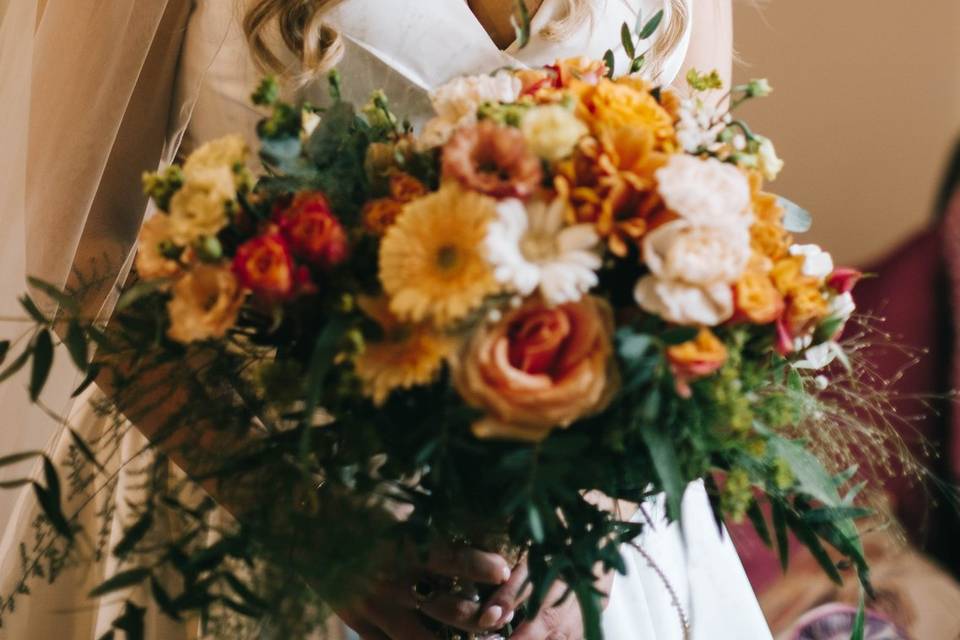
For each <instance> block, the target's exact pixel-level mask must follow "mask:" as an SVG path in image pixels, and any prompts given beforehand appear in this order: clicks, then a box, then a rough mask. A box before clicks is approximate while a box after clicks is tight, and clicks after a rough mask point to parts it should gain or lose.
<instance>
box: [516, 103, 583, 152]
mask: <svg viewBox="0 0 960 640" xmlns="http://www.w3.org/2000/svg"><path fill="white" fill-rule="evenodd" d="M520 130H521V131H522V132H523V137H524V138H526V140H527V144H529V145H530V149H532V150H533V152H534V153H535V154H537V155H538V156H539V157H541V158H543V159H545V160H549V161H551V162H556V161H558V160H563V159H564V158H567V157H569V156H570V155H571V154H572V153H573V149H574V147H575V146H576V144H577V142H578V141H579V140H580V138H582V137H583V136H585V135H587V134H588V133H589V130H588V129H587V125H585V124H584V123H583V122H581V121H580V120H579V119H578V118H577V117H576V116H575V115H573V113H572V112H571V111H570V110H569V109H565V108H564V107H562V106H560V105H548V106H544V107H536V108H534V109H531V110H530V111H529V112H527V114H526V115H525V116H524V117H523V122H522V123H521V125H520Z"/></svg>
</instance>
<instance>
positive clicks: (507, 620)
mask: <svg viewBox="0 0 960 640" xmlns="http://www.w3.org/2000/svg"><path fill="white" fill-rule="evenodd" d="M515 615H517V612H516V611H511V612H510V613H508V614H507V617H505V618H504V619H503V620H501V621H500V624H498V625H497V627H502V626H503V625H506V624H510V623H511V622H513V617H514V616H515Z"/></svg>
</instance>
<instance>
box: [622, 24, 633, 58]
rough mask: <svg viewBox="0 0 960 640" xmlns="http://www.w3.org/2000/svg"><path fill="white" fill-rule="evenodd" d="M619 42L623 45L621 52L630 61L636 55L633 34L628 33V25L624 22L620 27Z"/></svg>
mask: <svg viewBox="0 0 960 640" xmlns="http://www.w3.org/2000/svg"><path fill="white" fill-rule="evenodd" d="M620 42H622V43H623V50H624V51H626V53H627V56H628V57H630V58H631V59H633V58H635V57H636V55H637V49H636V47H634V46H633V34H632V33H630V25H628V24H627V23H626V22H624V23H623V25H622V26H621V27H620Z"/></svg>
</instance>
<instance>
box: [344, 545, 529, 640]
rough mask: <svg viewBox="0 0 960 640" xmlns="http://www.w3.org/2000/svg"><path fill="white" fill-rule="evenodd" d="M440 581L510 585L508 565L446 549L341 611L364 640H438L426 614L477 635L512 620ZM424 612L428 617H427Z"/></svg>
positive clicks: (384, 579) (379, 583) (482, 554)
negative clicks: (439, 584) (435, 585)
mask: <svg viewBox="0 0 960 640" xmlns="http://www.w3.org/2000/svg"><path fill="white" fill-rule="evenodd" d="M436 578H440V579H441V580H445V581H446V582H448V583H449V582H451V581H454V582H456V583H459V584H463V585H470V584H487V585H504V584H507V583H508V581H510V578H511V571H510V566H509V564H507V561H506V560H505V559H503V558H502V557H500V556H498V555H496V554H493V553H485V552H482V551H477V550H474V549H453V548H442V549H436V550H434V551H433V552H431V554H430V556H429V558H428V560H427V562H426V563H425V564H423V565H421V566H417V567H415V568H414V569H413V570H412V571H409V572H404V573H403V574H402V575H387V576H384V577H382V578H381V579H379V580H377V581H376V582H375V583H374V585H373V588H372V589H371V591H370V593H369V594H368V595H367V596H366V597H365V598H363V599H362V600H360V601H358V602H355V603H353V604H352V605H350V606H348V607H345V608H343V609H340V610H338V611H336V613H337V615H338V616H340V619H341V620H343V621H344V623H346V624H347V626H349V627H350V628H351V629H353V630H354V631H356V632H357V633H358V634H359V635H360V637H361V638H362V640H435V639H436V637H437V636H436V634H435V633H434V632H433V631H431V630H430V629H428V627H427V625H426V624H425V621H424V618H423V615H425V616H427V617H429V618H433V619H434V620H436V621H438V622H440V623H441V624H443V625H446V626H450V627H456V628H458V629H463V630H464V631H469V632H474V633H486V632H490V631H492V630H495V629H498V628H500V627H501V626H503V624H506V623H505V622H504V621H503V620H504V618H507V617H508V615H509V614H508V613H505V612H504V611H503V610H502V609H499V608H497V606H496V605H493V606H489V605H488V606H486V607H484V609H483V611H482V612H481V606H482V603H481V602H479V600H478V599H476V598H469V597H467V596H466V595H464V594H459V595H455V594H453V593H449V592H446V591H444V590H443V589H442V588H433V587H431V586H430V585H431V583H435V582H436ZM421 614H423V615H421Z"/></svg>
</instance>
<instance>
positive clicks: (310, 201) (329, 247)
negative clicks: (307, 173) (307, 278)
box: [280, 191, 347, 268]
mask: <svg viewBox="0 0 960 640" xmlns="http://www.w3.org/2000/svg"><path fill="white" fill-rule="evenodd" d="M280 229H281V231H282V232H283V235H284V237H286V239H287V241H288V242H289V243H290V247H291V249H293V252H294V253H295V254H296V255H298V256H300V257H301V258H303V259H304V260H306V261H307V262H309V263H310V264H312V265H315V266H318V267H324V268H329V267H333V266H336V265H338V264H340V263H341V262H343V261H344V260H345V259H346V257H347V234H346V232H345V231H344V230H343V225H341V224H340V221H339V220H338V219H337V217H336V216H335V215H333V212H332V211H331V210H330V204H329V203H328V202H327V199H326V198H325V197H324V196H323V194H322V193H319V192H316V191H314V192H304V193H301V194H298V195H297V197H296V198H294V199H293V202H292V203H291V204H290V207H289V208H288V209H287V210H286V211H284V212H283V213H282V214H281V215H280Z"/></svg>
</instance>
